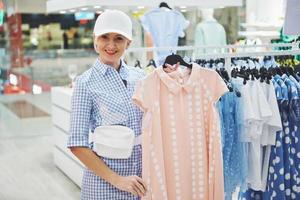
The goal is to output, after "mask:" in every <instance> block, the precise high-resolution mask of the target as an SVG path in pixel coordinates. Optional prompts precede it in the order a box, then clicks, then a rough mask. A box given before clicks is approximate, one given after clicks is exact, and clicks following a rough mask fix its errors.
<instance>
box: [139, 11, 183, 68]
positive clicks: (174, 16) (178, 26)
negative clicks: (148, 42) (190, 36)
mask: <svg viewBox="0 0 300 200" xmlns="http://www.w3.org/2000/svg"><path fill="white" fill-rule="evenodd" d="M140 19H141V23H142V26H143V27H144V29H145V30H146V31H147V32H150V33H151V36H152V38H153V42H154V46H155V47H162V46H172V47H176V46H177V45H178V37H184V32H183V30H184V29H186V28H187V26H188V25H189V21H187V20H186V19H185V18H184V16H183V15H182V14H181V13H180V12H178V11H176V10H166V9H165V8H156V9H153V10H151V11H149V12H147V13H146V14H145V15H144V16H142V17H141V18H140ZM174 53H175V52H174ZM170 54H171V52H170V51H158V52H157V56H158V59H157V60H158V63H159V65H161V64H163V62H164V60H165V58H166V57H167V56H168V55H170Z"/></svg>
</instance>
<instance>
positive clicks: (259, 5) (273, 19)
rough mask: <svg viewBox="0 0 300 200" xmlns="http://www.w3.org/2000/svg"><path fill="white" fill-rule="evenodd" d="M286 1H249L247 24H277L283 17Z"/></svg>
mask: <svg viewBox="0 0 300 200" xmlns="http://www.w3.org/2000/svg"><path fill="white" fill-rule="evenodd" d="M284 2H285V1H284V0H247V1H246V22H247V23H251V24H252V23H255V22H263V23H269V24H276V23H278V21H280V19H281V17H283V16H284V15H283V10H284Z"/></svg>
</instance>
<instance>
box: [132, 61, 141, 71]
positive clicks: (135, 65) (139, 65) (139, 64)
mask: <svg viewBox="0 0 300 200" xmlns="http://www.w3.org/2000/svg"><path fill="white" fill-rule="evenodd" d="M134 67H139V68H141V69H142V67H141V62H140V61H139V60H136V61H135V64H134Z"/></svg>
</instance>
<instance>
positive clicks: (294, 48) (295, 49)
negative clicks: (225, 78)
mask: <svg viewBox="0 0 300 200" xmlns="http://www.w3.org/2000/svg"><path fill="white" fill-rule="evenodd" d="M279 47H291V49H290V50H262V51H253V52H245V51H243V52H230V53H210V54H207V53H203V54H202V55H200V56H197V59H217V58H225V68H226V69H228V68H230V66H231V58H242V57H263V56H281V55H300V48H299V42H294V43H277V44H263V45H222V46H212V45H210V46H209V45H208V46H206V45H202V46H179V47H138V48H134V47H133V48H129V49H128V50H127V52H151V51H161V50H170V54H171V53H173V52H175V51H193V50H197V49H203V48H215V49H228V50H230V49H243V50H245V49H247V48H279Z"/></svg>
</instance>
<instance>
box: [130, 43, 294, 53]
mask: <svg viewBox="0 0 300 200" xmlns="http://www.w3.org/2000/svg"><path fill="white" fill-rule="evenodd" d="M298 46H299V43H298V42H297V43H296V42H295V43H278V44H262V45H223V46H222V45H221V46H220V45H201V46H178V47H131V48H129V49H127V51H126V52H151V51H170V52H172V51H192V50H197V49H246V48H276V47H292V49H295V48H298Z"/></svg>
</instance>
